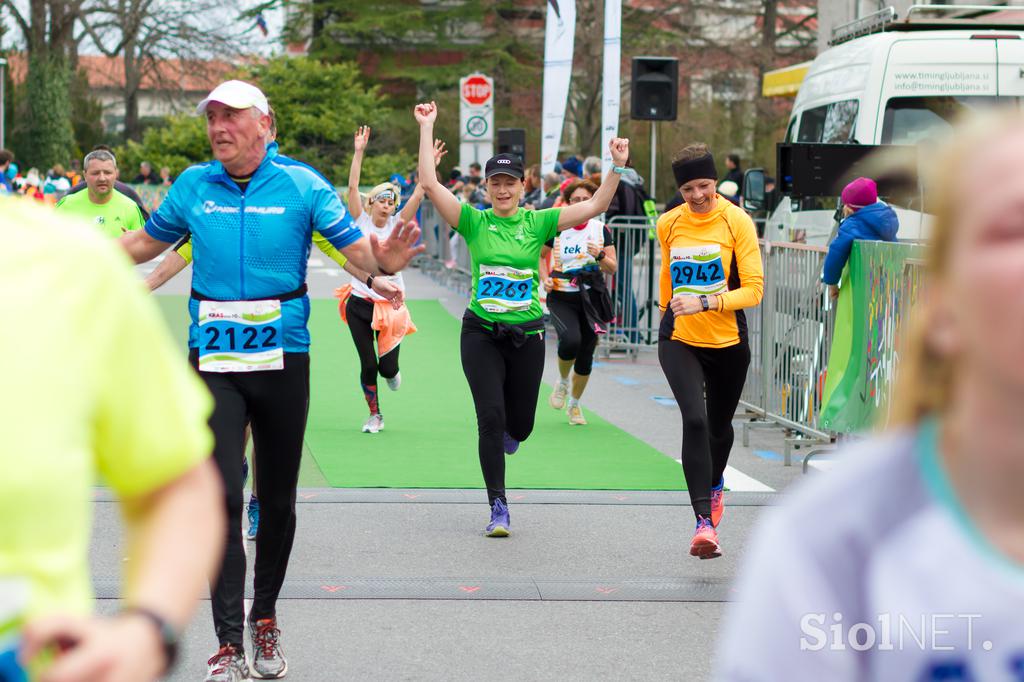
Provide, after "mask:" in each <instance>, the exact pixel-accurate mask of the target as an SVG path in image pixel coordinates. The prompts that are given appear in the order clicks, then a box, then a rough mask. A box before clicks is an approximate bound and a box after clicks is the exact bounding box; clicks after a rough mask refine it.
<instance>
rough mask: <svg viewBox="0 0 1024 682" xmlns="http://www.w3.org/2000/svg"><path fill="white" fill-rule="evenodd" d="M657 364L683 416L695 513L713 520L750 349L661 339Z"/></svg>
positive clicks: (685, 462)
mask: <svg viewBox="0 0 1024 682" xmlns="http://www.w3.org/2000/svg"><path fill="white" fill-rule="evenodd" d="M658 361H659V362H660V363H661V369H662V371H663V372H665V378H666V379H668V384H669V386H671V387H672V395H674V396H675V399H676V402H677V403H678V404H679V411H680V413H682V416H683V453H682V459H683V475H684V476H685V477H686V487H687V488H688V489H689V491H690V504H692V505H693V513H694V515H695V516H703V517H704V518H711V488H712V486H715V485H718V484H719V483H720V482H721V480H722V474H723V473H724V472H725V465H726V464H727V463H728V461H729V451H730V450H732V441H733V429H732V418H733V415H734V414H735V413H736V405H737V404H738V403H739V401H740V394H741V393H742V392H743V383H744V382H745V381H746V378H747V366H748V365H749V364H750V347H749V346H748V345H747V342H746V341H741V342H740V343H739V344H737V345H735V346H729V347H728V348H698V347H696V346H690V345H687V344H685V343H683V342H681V341H673V340H670V339H667V338H665V337H664V336H662V337H660V338H659V339H658ZM705 393H706V397H705Z"/></svg>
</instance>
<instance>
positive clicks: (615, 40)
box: [601, 0, 622, 172]
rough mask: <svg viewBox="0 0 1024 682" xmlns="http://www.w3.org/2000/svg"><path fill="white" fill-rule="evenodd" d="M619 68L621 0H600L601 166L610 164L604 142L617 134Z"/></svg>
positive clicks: (610, 165) (608, 153) (607, 142)
mask: <svg viewBox="0 0 1024 682" xmlns="http://www.w3.org/2000/svg"><path fill="white" fill-rule="evenodd" d="M621 72H622V0H604V80H603V81H602V88H603V93H602V96H601V101H602V105H601V158H602V159H603V160H604V163H603V164H602V168H601V170H602V171H604V172H607V171H608V169H609V168H611V167H612V155H611V152H609V151H608V144H609V143H610V142H611V141H612V139H613V138H615V137H616V136H617V135H618V134H619V96H620V92H621V89H620V86H619V78H620V75H621Z"/></svg>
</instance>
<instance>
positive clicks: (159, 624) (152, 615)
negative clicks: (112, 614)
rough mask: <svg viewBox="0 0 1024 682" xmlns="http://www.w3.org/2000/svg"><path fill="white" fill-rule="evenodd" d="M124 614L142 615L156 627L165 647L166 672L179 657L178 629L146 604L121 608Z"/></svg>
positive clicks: (161, 642)
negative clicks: (145, 605)
mask: <svg viewBox="0 0 1024 682" xmlns="http://www.w3.org/2000/svg"><path fill="white" fill-rule="evenodd" d="M120 615H122V616H142V617H143V618H145V619H146V620H148V621H149V622H150V623H152V624H153V626H154V627H155V628H156V630H157V633H158V634H159V636H160V644H161V645H163V648H164V660H165V663H166V665H167V667H166V668H164V672H165V673H166V672H167V671H168V670H170V669H171V668H172V667H173V666H174V662H175V661H176V660H177V658H178V639H179V636H178V631H177V630H175V629H174V626H172V625H171V624H170V623H168V622H167V620H166V619H165V618H164V617H163V616H161V615H160V614H159V613H157V612H156V611H152V610H150V609H147V608H146V607H144V606H129V607H126V608H124V609H122V610H121V613H120Z"/></svg>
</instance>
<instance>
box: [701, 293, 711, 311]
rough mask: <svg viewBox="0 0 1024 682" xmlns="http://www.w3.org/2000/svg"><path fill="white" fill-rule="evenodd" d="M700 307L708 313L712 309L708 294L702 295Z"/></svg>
mask: <svg viewBox="0 0 1024 682" xmlns="http://www.w3.org/2000/svg"><path fill="white" fill-rule="evenodd" d="M700 305H701V307H702V308H703V309H704V312H707V311H708V310H710V309H711V304H710V303H708V295H707V294H701V295H700Z"/></svg>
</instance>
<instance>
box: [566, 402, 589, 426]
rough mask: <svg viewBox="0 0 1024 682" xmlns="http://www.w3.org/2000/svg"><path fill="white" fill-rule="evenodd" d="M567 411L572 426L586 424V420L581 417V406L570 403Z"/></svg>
mask: <svg viewBox="0 0 1024 682" xmlns="http://www.w3.org/2000/svg"><path fill="white" fill-rule="evenodd" d="M568 413H569V423H570V424H572V425H573V426H586V425H587V420H586V419H584V418H583V408H581V407H580V406H579V404H578V403H577V404H576V405H572V406H571V407H570V408H569V410H568Z"/></svg>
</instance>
